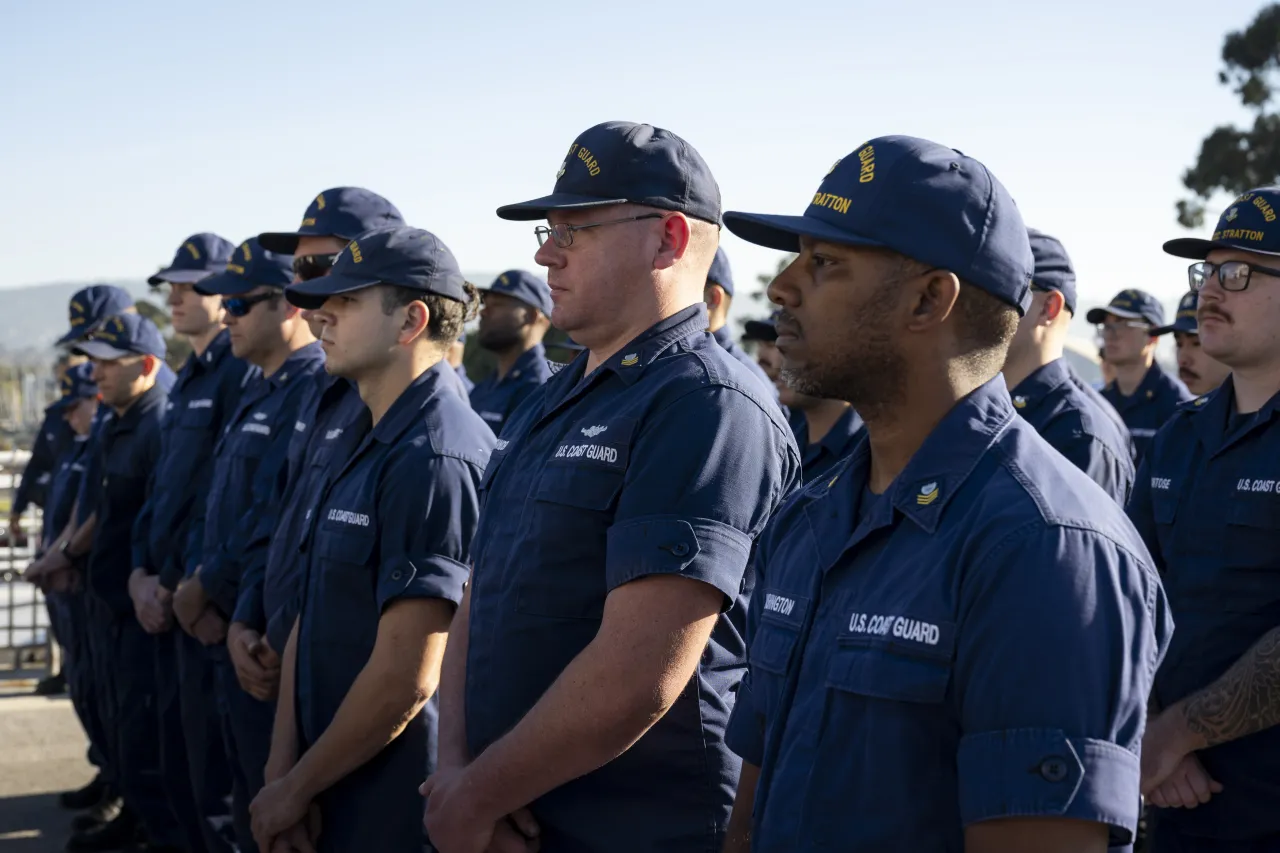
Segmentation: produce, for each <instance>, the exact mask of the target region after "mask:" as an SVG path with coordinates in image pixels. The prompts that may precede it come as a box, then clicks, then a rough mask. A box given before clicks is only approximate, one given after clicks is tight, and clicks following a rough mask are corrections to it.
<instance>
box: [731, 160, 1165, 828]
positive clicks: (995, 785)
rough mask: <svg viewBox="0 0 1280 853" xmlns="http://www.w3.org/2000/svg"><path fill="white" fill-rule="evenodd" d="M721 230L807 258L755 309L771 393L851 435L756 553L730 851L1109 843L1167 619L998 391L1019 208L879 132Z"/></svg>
mask: <svg viewBox="0 0 1280 853" xmlns="http://www.w3.org/2000/svg"><path fill="white" fill-rule="evenodd" d="M725 220H726V224H727V226H728V227H729V228H730V229H731V230H732V231H733V232H734V233H735V234H737V235H738V236H740V237H742V238H743V239H745V240H749V241H752V242H755V243H758V244H760V245H763V246H767V247H769V248H772V249H778V250H781V251H791V252H795V251H798V252H799V253H800V254H799V256H798V258H797V259H796V260H795V261H794V262H793V263H792V264H791V265H790V266H789V267H788V268H787V269H786V270H785V271H784V272H783V273H782V274H781V275H779V276H778V277H777V278H776V279H775V280H774V281H773V283H772V284H771V285H770V286H769V291H768V292H769V298H770V299H771V300H772V301H773V302H774V303H776V304H777V305H778V306H779V307H780V308H781V313H780V315H779V317H778V323H777V325H778V348H779V350H781V352H782V355H783V371H782V374H783V379H784V381H785V382H786V383H787V384H788V385H790V386H792V387H794V388H796V389H797V390H799V391H800V392H801V393H805V394H810V395H814V396H820V397H834V398H837V399H842V400H849V401H850V402H851V403H852V404H853V406H854V407H855V408H856V409H857V410H858V413H859V414H860V415H861V416H862V417H863V418H864V420H865V421H866V429H867V438H868V440H867V441H863V442H860V443H859V444H858V447H857V449H856V450H855V451H854V453H853V455H852V456H851V457H849V458H848V459H846V460H845V461H844V462H843V463H842V464H841V465H839V466H837V467H836V468H835V469H833V470H832V471H830V472H828V475H827V476H824V477H823V479H821V480H819V481H817V482H815V483H812V484H810V485H809V486H807V487H806V488H805V489H804V491H803V492H801V493H800V495H799V496H798V497H797V498H795V499H794V500H792V501H790V502H788V503H787V504H786V505H785V506H784V507H783V509H782V510H780V511H779V513H778V514H777V515H776V516H774V518H773V520H772V522H771V523H770V526H769V528H768V530H766V532H765V534H764V535H763V536H762V537H761V539H760V542H759V543H758V547H757V551H756V558H755V566H756V569H757V572H758V578H757V580H756V587H755V591H754V593H753V595H752V600H751V613H750V618H749V624H750V629H749V637H750V640H751V650H750V656H749V660H750V667H749V671H748V674H747V677H746V679H745V680H744V681H743V682H742V685H741V686H740V688H739V690H738V699H737V705H736V706H735V708H734V711H733V720H732V722H731V724H730V730H729V743H730V746H732V747H733V748H734V749H735V750H737V751H738V752H739V754H741V755H742V756H743V759H744V764H743V770H742V776H741V779H740V782H739V786H738V795H737V803H736V805H735V808H734V817H733V822H732V824H731V828H730V840H729V843H728V844H727V845H726V848H725V849H726V850H730V851H745V850H748V849H752V850H755V851H761V853H764V851H769V852H770V853H771V851H783V850H786V851H792V850H811V849H816V848H819V847H826V846H832V847H839V848H841V849H848V850H858V851H861V853H880V851H884V853H889V851H894V853H897V851H902V850H936V851H954V852H955V853H959V851H961V850H968V851H975V850H981V851H983V852H984V853H1014V851H1018V853H1021V851H1026V850H1037V851H1041V852H1042V853H1089V852H1090V851H1092V853H1102V851H1104V850H1106V848H1107V845H1108V836H1109V835H1110V836H1111V837H1112V838H1113V839H1114V840H1115V841H1116V842H1119V843H1127V842H1128V841H1129V840H1130V838H1131V836H1132V833H1133V832H1134V829H1135V827H1136V825H1137V822H1138V804H1139V796H1138V756H1137V749H1138V741H1139V737H1140V735H1141V731H1142V726H1143V721H1144V719H1145V714H1146V698H1147V694H1148V690H1149V688H1150V685H1151V678H1152V676H1153V670H1154V668H1155V666H1156V664H1157V663H1158V661H1159V659H1160V657H1161V654H1162V651H1163V648H1164V646H1165V643H1166V639H1167V636H1168V633H1169V631H1170V630H1171V625H1170V624H1169V621H1168V618H1167V614H1166V613H1165V612H1164V610H1163V596H1162V594H1161V591H1160V587H1159V579H1158V578H1157V576H1156V573H1155V571H1154V568H1153V567H1152V566H1151V564H1150V560H1149V557H1148V556H1147V554H1146V550H1145V548H1144V547H1143V545H1142V540H1141V539H1140V538H1139V537H1138V535H1137V533H1136V531H1134V530H1133V527H1132V525H1130V524H1129V523H1128V521H1127V519H1126V518H1125V516H1124V513H1123V511H1122V510H1121V509H1120V508H1119V507H1118V506H1116V504H1115V503H1114V502H1113V501H1111V500H1109V499H1108V498H1107V497H1106V495H1105V493H1104V492H1103V491H1102V490H1101V489H1099V488H1098V486H1097V485H1096V484H1095V483H1093V481H1091V480H1090V479H1089V478H1088V477H1086V476H1085V475H1084V474H1083V473H1081V472H1080V471H1079V470H1078V469H1077V468H1075V466H1073V465H1072V464H1071V463H1070V462H1068V461H1067V460H1066V459H1064V458H1063V457H1062V456H1060V455H1059V454H1057V453H1055V452H1053V451H1052V450H1051V449H1050V448H1049V445H1048V444H1047V443H1045V441H1044V439H1042V438H1041V437H1040V436H1039V435H1038V434H1036V432H1035V430H1034V429H1033V428H1032V427H1031V426H1030V425H1029V424H1027V423H1026V422H1024V421H1023V420H1022V419H1021V418H1019V417H1018V415H1017V413H1016V411H1015V410H1014V408H1013V405H1012V403H1011V401H1010V399H1009V394H1008V390H1007V389H1006V387H1005V384H1004V380H1003V379H1002V378H1001V376H1000V368H1001V365H1002V364H1003V363H1004V361H1005V357H1006V354H1007V350H1008V346H1009V341H1010V339H1011V338H1012V337H1013V335H1014V332H1015V330H1016V328H1017V325H1018V317H1019V315H1020V314H1021V313H1022V312H1023V311H1025V309H1026V307H1027V305H1028V304H1029V302H1030V283H1031V276H1032V270H1033V263H1034V262H1033V258H1032V254H1031V248H1030V246H1029V245H1028V242H1027V232H1026V227H1025V226H1024V225H1023V222H1022V218H1021V216H1019V214H1018V210H1017V207H1016V206H1015V205H1014V203H1013V199H1012V198H1011V197H1010V196H1009V195H1008V193H1007V192H1006V191H1005V189H1004V187H1003V186H1001V185H1000V183H999V182H998V181H996V179H995V178H994V177H993V176H992V175H991V173H990V172H988V171H987V169H986V168H985V167H984V166H983V165H982V164H981V163H979V162H978V161H976V160H974V159H972V158H970V157H967V156H965V155H963V154H961V153H960V152H958V151H954V150H952V149H950V148H946V147H944V146H941V145H938V144H936V143H933V142H928V141H926V140H922V139H915V138H912V137H906V136H890V137H882V138H879V139H873V140H871V141H870V142H868V143H865V144H864V145H861V146H859V147H858V148H857V149H855V152H854V153H853V154H851V155H849V156H848V157H845V158H844V159H842V160H840V161H838V162H837V163H836V165H835V166H834V167H833V168H832V169H831V170H830V171H829V173H828V174H827V177H826V178H825V179H824V180H823V182H822V184H821V186H820V187H819V188H818V191H817V193H816V194H815V195H814V196H813V197H812V202H811V203H810V205H809V207H808V209H807V210H806V212H805V213H804V215H803V216H771V215H763V214H746V213H729V214H727V215H726V217H725ZM922 223H927V227H922Z"/></svg>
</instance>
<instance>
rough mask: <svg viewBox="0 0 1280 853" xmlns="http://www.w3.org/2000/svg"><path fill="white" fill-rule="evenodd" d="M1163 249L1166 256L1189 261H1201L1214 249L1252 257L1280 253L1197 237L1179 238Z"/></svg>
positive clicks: (1278, 255)
mask: <svg viewBox="0 0 1280 853" xmlns="http://www.w3.org/2000/svg"><path fill="white" fill-rule="evenodd" d="M1163 248H1164V251H1165V253H1166V254H1169V255H1173V256H1174V257H1175V258H1186V259H1187V260H1191V261H1203V260H1204V259H1205V257H1206V256H1207V255H1208V254H1209V253H1210V252H1212V251H1213V250H1214V249H1231V250H1233V251H1236V252H1250V253H1251V254H1254V255H1267V256H1268V257H1272V258H1280V252H1268V251H1265V250H1263V249H1259V248H1256V247H1254V246H1242V245H1239V244H1237V243H1228V242H1226V241H1223V240H1203V239H1201V238H1199V237H1179V238H1178V239H1177V240H1170V241H1169V242H1167V243H1165V244H1164V247H1163Z"/></svg>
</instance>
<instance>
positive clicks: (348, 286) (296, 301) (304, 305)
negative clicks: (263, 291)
mask: <svg viewBox="0 0 1280 853" xmlns="http://www.w3.org/2000/svg"><path fill="white" fill-rule="evenodd" d="M380 283H381V281H380V280H379V279H376V278H375V279H364V278H348V277H346V276H337V275H332V274H330V275H326V276H321V277H320V278H313V279H311V280H310V281H299V282H295V283H293V284H291V285H289V286H288V287H286V288H285V289H284V298H285V299H287V300H289V304H290V305H296V306H298V307H299V308H301V309H303V310H304V311H314V310H316V309H317V308H319V307H321V306H322V305H324V303H325V302H326V301H327V300H328V299H329V297H330V296H336V295H337V294H339V293H350V292H351V291H353V290H364V289H365V288H366V287H373V286H374V285H375V284H380Z"/></svg>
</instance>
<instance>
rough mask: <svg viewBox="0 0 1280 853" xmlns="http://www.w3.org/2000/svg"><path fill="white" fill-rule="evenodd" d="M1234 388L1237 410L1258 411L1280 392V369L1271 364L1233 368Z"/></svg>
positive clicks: (1245, 411) (1245, 412) (1232, 381)
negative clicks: (1260, 366) (1258, 366)
mask: <svg viewBox="0 0 1280 853" xmlns="http://www.w3.org/2000/svg"><path fill="white" fill-rule="evenodd" d="M1231 384H1232V390H1233V391H1234V392H1235V402H1236V411H1237V412H1238V413H1240V414H1242V415H1247V414H1250V413H1252V412H1256V411H1258V410H1259V409H1261V408H1262V407H1263V406H1265V405H1266V404H1267V402H1268V401H1269V400H1270V399H1271V398H1272V397H1274V396H1275V395H1276V394H1280V369H1277V368H1276V367H1275V366H1274V365H1269V366H1267V367H1263V368H1261V369H1251V368H1244V369H1232V371H1231Z"/></svg>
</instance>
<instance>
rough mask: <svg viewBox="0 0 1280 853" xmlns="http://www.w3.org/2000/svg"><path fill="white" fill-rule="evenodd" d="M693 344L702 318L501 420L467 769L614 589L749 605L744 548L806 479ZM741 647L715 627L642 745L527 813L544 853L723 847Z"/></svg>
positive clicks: (774, 431)
mask: <svg viewBox="0 0 1280 853" xmlns="http://www.w3.org/2000/svg"><path fill="white" fill-rule="evenodd" d="M706 328H707V315H706V309H705V306H703V305H701V304H699V305H697V306H693V307H690V308H687V309H685V310H683V311H681V312H679V313H677V314H675V315H674V316H672V317H670V318H668V319H666V320H663V321H662V322H661V323H658V324H657V325H655V326H654V327H653V328H652V329H650V330H649V331H647V332H646V333H645V334H643V335H641V336H640V337H639V338H637V339H636V340H634V341H632V342H631V343H630V344H628V345H627V346H625V347H623V348H622V349H621V350H620V351H619V352H618V353H617V354H615V355H614V356H613V357H611V358H610V359H608V360H607V361H606V362H604V364H602V365H600V366H599V367H598V368H597V369H596V370H594V371H593V372H592V373H591V374H590V375H589V376H585V377H584V376H583V371H584V369H585V365H586V361H587V357H588V354H587V353H585V352H584V353H580V354H579V355H578V357H577V358H576V359H575V360H574V361H573V362H571V363H570V364H569V365H567V366H566V367H565V368H564V369H563V370H561V371H559V372H558V373H556V374H555V375H554V376H552V377H551V379H550V380H549V381H548V382H547V383H546V384H545V385H543V386H542V388H540V389H538V390H537V391H536V392H534V394H533V395H531V396H530V398H529V399H528V400H527V401H526V402H525V404H524V405H523V406H521V407H520V409H519V410H518V411H517V412H516V413H515V414H514V415H513V416H512V417H511V419H510V420H509V421H507V427H506V429H505V430H504V431H503V437H502V439H501V440H499V441H498V444H497V447H496V448H495V450H494V454H493V459H492V461H491V462H490V463H489V467H488V468H487V469H486V470H485V474H484V492H483V494H482V498H483V500H484V507H483V511H482V513H481V517H480V529H479V530H478V531H477V534H476V547H475V553H476V558H475V563H474V566H475V568H474V572H473V574H472V586H471V599H470V602H471V604H470V607H471V610H470V614H469V618H470V634H469V639H468V643H469V646H468V655H467V679H466V681H467V683H466V730H467V739H468V745H469V747H470V750H471V753H472V754H473V755H479V754H480V753H482V752H483V751H484V750H485V749H486V748H487V747H488V746H489V745H490V744H491V743H493V742H494V741H495V740H497V739H498V738H499V737H501V736H502V735H504V734H505V733H506V732H507V731H508V730H509V729H511V728H512V727H513V726H514V725H515V724H516V723H517V722H518V721H519V720H520V719H521V718H522V717H524V716H525V714H526V713H527V712H528V711H529V709H531V708H532V707H533V705H534V704H535V703H536V702H537V701H538V699H539V697H541V696H542V694H543V693H544V692H545V691H546V689H547V688H548V687H549V686H550V685H551V683H552V682H553V681H554V680H555V679H556V678H557V677H558V676H559V675H560V673H561V672H562V671H563V670H564V668H565V667H566V666H567V665H568V664H569V662H570V661H572V660H573V659H574V658H575V657H576V656H577V655H578V654H579V653H580V652H582V650H583V649H584V648H585V647H586V646H587V644H588V643H590V642H591V640H592V638H593V637H595V635H596V633H597V632H598V631H599V629H600V625H601V618H602V615H603V613H604V603H605V598H606V596H608V595H609V593H610V592H611V591H612V590H614V589H616V588H617V587H619V586H622V585H623V584H626V583H628V582H630V581H633V580H637V579H639V578H643V577H647V576H652V575H679V576H681V577H686V578H690V579H693V580H697V581H701V582H703V583H706V584H710V585H711V586H713V587H715V588H716V589H718V590H720V591H721V592H723V593H724V600H725V605H726V608H727V607H729V606H734V607H735V609H736V608H737V607H740V606H742V592H743V590H744V587H745V584H744V574H745V570H746V567H747V563H748V560H749V558H750V555H751V550H752V542H753V540H754V539H755V537H756V535H757V534H759V532H760V530H761V529H763V527H764V525H765V523H766V521H767V520H768V518H769V516H770V515H771V514H772V513H773V511H774V510H775V509H776V508H777V506H778V505H779V503H780V502H781V501H782V499H783V498H784V497H785V496H786V495H787V494H788V493H790V491H791V490H792V488H793V487H794V486H795V485H796V483H797V482H798V480H799V476H800V462H799V456H798V453H797V451H796V448H795V443H794V441H793V439H792V437H791V430H790V429H789V428H788V427H787V424H786V422H785V421H784V420H783V419H782V413H781V411H780V410H779V408H778V405H777V404H776V403H775V402H774V401H773V400H772V399H771V398H770V397H769V396H768V395H767V392H766V391H765V389H764V388H763V387H761V386H760V384H759V383H758V382H757V381H755V380H754V379H752V378H750V377H749V376H748V375H747V373H746V372H745V371H743V370H742V369H741V368H740V367H739V366H738V365H737V364H736V363H735V362H734V360H733V358H732V356H730V355H729V354H728V353H726V352H725V351H724V350H722V349H721V348H720V347H719V346H718V345H717V344H716V343H715V341H714V340H713V339H712V338H711V336H709V335H707V334H706ZM738 633H739V632H738V630H737V628H736V626H734V625H733V623H732V622H731V621H730V619H729V616H728V614H724V615H722V616H721V618H720V624H719V625H718V626H717V627H716V630H715V632H714V633H713V634H712V638H711V642H710V643H708V646H707V650H706V651H705V653H704V654H703V656H702V659H701V662H700V664H699V666H698V670H697V673H696V675H695V676H694V678H693V679H692V681H691V682H690V685H689V687H688V689H687V690H685V691H684V692H683V693H682V694H681V695H680V697H679V698H678V699H677V700H676V702H675V704H674V705H673V706H672V707H671V709H670V710H669V711H668V712H667V714H666V715H665V716H664V717H663V718H662V719H661V720H659V721H658V722H657V723H655V724H654V726H653V728H651V729H649V731H648V732H646V733H645V734H644V736H643V737H641V738H640V740H639V741H637V742H636V743H635V744H634V745H633V746H632V747H631V748H630V749H629V750H627V752H625V753H624V754H623V755H621V756H619V757H618V758H616V759H615V760H613V761H611V762H610V763H608V764H606V765H605V766H604V767H602V768H600V769H599V770H596V771H595V772H593V773H589V774H587V775H586V776H583V777H581V778H579V779H575V780H573V781H572V782H569V783H567V784H565V785H563V786H561V787H560V788H557V789H556V790H554V791H551V792H550V793H548V794H546V795H545V796H543V797H541V798H539V799H538V800H537V801H536V802H534V803H532V804H531V809H532V811H533V813H534V815H535V816H536V818H537V820H538V823H539V824H540V826H541V827H542V835H541V838H542V844H543V849H546V850H555V851H570V853H572V851H588V850H591V851H596V850H609V851H612V853H627V851H653V850H663V851H677V853H678V851H699V852H700V853H702V851H709V850H710V851H714V850H718V849H719V846H720V844H721V843H722V840H723V833H724V829H725V826H726V824H727V821H728V816H729V810H730V808H731V805H732V800H733V794H734V790H735V780H736V779H737V775H738V769H739V764H740V762H739V761H738V760H737V758H736V757H734V756H733V755H732V754H731V753H730V752H729V751H728V749H727V748H726V746H725V744H724V739H723V733H724V727H725V725H726V724H727V723H728V718H729V711H730V710H731V708H732V706H733V696H734V689H735V687H736V686H737V683H738V681H739V680H740V678H741V674H742V670H743V665H744V661H743V657H742V645H741V643H742V639H741V637H740V636H739V635H738Z"/></svg>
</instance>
